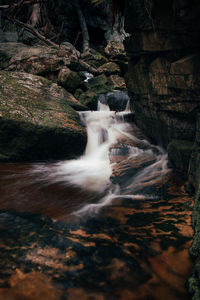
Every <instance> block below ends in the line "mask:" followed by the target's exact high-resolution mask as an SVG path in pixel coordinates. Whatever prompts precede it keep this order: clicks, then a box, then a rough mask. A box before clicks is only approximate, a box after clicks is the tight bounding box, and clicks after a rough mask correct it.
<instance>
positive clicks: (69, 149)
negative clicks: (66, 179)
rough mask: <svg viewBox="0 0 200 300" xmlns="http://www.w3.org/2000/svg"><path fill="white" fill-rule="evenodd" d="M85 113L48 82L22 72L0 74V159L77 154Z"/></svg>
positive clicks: (83, 140) (81, 147)
mask: <svg viewBox="0 0 200 300" xmlns="http://www.w3.org/2000/svg"><path fill="white" fill-rule="evenodd" d="M72 107H74V108H75V109H77V110H81V109H85V108H84V107H83V106H82V105H81V104H80V103H79V102H78V101H77V100H76V99H75V98H74V97H73V96H72V95H71V94H70V93H68V92H67V91H65V90H64V89H63V88H61V87H60V86H58V85H57V84H56V83H52V82H51V81H49V80H47V79H45V78H43V77H39V76H35V75H30V74H27V73H22V72H6V71H1V72H0V159H1V160H5V161H6V160H13V161H19V160H44V159H45V160H46V159H60V158H66V157H69V156H74V155H77V154H81V153H82V151H83V150H84V147H85V144H86V133H85V129H84V128H83V127H82V125H81V123H80V119H79V115H78V113H76V111H75V110H74V109H73V108H72Z"/></svg>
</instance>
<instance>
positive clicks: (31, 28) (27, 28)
mask: <svg viewBox="0 0 200 300" xmlns="http://www.w3.org/2000/svg"><path fill="white" fill-rule="evenodd" d="M10 21H12V22H13V23H14V24H16V25H18V26H20V27H21V28H24V29H25V30H27V31H28V32H30V33H32V34H33V35H35V36H36V37H37V38H38V39H39V40H41V41H43V42H44V43H46V44H49V45H51V46H53V47H54V48H56V49H60V46H59V45H57V44H56V43H54V42H52V41H51V40H50V39H47V38H46V37H45V36H43V35H42V34H41V33H39V31H38V30H37V29H35V28H34V27H33V26H31V25H29V24H25V23H23V22H21V21H19V20H17V19H14V18H12V19H10Z"/></svg>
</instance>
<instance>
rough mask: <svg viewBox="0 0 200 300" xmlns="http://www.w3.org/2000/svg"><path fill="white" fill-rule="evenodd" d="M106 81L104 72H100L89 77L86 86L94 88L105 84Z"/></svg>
mask: <svg viewBox="0 0 200 300" xmlns="http://www.w3.org/2000/svg"><path fill="white" fill-rule="evenodd" d="M107 82H108V80H107V77H106V76H105V75H104V74H101V75H99V76H97V77H93V78H91V79H89V80H88V86H89V88H96V87H99V86H101V87H102V86H103V85H106V83H107Z"/></svg>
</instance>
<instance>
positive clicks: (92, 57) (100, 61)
mask: <svg viewBox="0 0 200 300" xmlns="http://www.w3.org/2000/svg"><path fill="white" fill-rule="evenodd" d="M81 58H82V59H83V60H84V61H85V62H87V63H88V64H89V65H91V66H92V67H94V68H98V67H100V66H102V65H104V64H105V63H108V59H107V58H106V57H105V56H103V55H102V54H101V53H99V52H98V51H96V50H94V49H89V51H88V52H85V53H83V54H82V55H81Z"/></svg>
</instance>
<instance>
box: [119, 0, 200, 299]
mask: <svg viewBox="0 0 200 300" xmlns="http://www.w3.org/2000/svg"><path fill="white" fill-rule="evenodd" d="M199 18H200V3H199V1H197V0H193V1H189V0H164V1H159V0H143V1H141V0H132V1H130V0H129V1H128V0H127V1H126V17H125V20H126V24H125V30H126V31H127V32H128V33H130V37H129V38H127V39H126V41H125V47H126V51H127V54H128V56H129V58H130V62H129V68H128V72H127V74H126V83H127V86H128V90H129V94H130V96H131V99H132V108H133V109H134V111H135V120H136V123H137V124H138V125H139V126H140V127H141V128H142V129H143V130H144V132H145V133H146V134H147V135H149V136H150V137H151V138H152V139H153V140H154V141H155V142H157V143H159V144H161V145H163V146H164V147H165V148H167V149H168V153H169V158H170V160H171V162H172V164H173V165H174V167H175V168H176V169H177V170H179V171H180V172H181V173H182V174H184V175H185V179H186V178H188V179H189V182H190V184H191V185H192V186H193V187H194V188H195V190H196V200H195V205H194V212H193V227H194V232H195V235H194V241H193V245H192V247H191V249H190V254H191V255H192V256H193V258H195V259H196V260H197V265H196V268H195V270H194V272H193V274H192V276H191V278H190V280H189V289H190V292H191V293H192V294H194V297H193V299H200V298H199V297H200V284H199V275H200V272H199V269H200V268H199V266H200V261H199V257H200V250H199V249H200V222H199V220H200V114H199V111H200V39H199V36H200V22H199Z"/></svg>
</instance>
